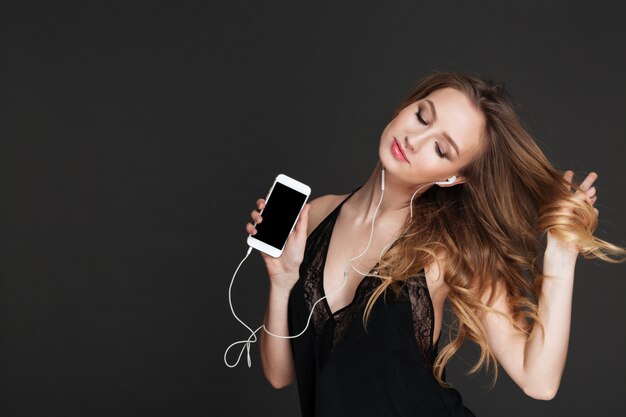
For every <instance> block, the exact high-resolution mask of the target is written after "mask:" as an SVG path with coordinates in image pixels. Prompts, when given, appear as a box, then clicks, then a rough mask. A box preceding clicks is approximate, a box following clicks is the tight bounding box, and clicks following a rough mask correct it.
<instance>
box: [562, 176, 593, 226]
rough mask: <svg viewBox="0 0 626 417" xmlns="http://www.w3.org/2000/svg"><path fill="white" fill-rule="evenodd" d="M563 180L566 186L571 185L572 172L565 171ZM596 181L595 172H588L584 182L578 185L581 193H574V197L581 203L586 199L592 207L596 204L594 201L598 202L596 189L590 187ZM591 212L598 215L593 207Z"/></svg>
mask: <svg viewBox="0 0 626 417" xmlns="http://www.w3.org/2000/svg"><path fill="white" fill-rule="evenodd" d="M563 178H565V180H566V181H567V182H568V184H571V183H572V179H573V178H574V172H573V171H570V170H567V171H565V174H564V175H563ZM597 179H598V174H596V173H595V172H590V173H589V175H587V178H585V180H584V181H583V182H581V183H580V189H581V190H582V192H581V191H576V194H575V195H574V197H575V198H577V199H578V200H580V202H581V203H582V202H583V201H584V200H585V199H587V198H588V199H589V202H590V203H591V205H594V204H595V203H596V200H598V196H597V195H596V187H592V185H593V183H594V182H595V180H597ZM569 191H571V188H570V189H569ZM593 210H594V211H595V212H596V215H598V213H599V212H598V209H597V208H595V207H594V208H593Z"/></svg>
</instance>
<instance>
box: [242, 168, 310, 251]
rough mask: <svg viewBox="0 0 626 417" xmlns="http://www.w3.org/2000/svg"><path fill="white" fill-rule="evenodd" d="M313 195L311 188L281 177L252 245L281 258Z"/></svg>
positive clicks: (267, 200)
mask: <svg viewBox="0 0 626 417" xmlns="http://www.w3.org/2000/svg"><path fill="white" fill-rule="evenodd" d="M310 195H311V187H309V186H308V185H306V184H304V183H301V182H300V181H297V180H295V179H293V178H291V177H289V176H287V175H285V174H279V175H278V176H277V177H276V179H275V180H274V184H272V187H271V188H270V191H269V193H268V194H267V197H266V198H265V207H263V210H261V216H263V221H262V222H261V223H260V224H259V225H258V226H257V224H256V223H255V224H254V227H255V228H256V231H257V232H256V234H255V235H254V236H253V235H248V241H247V243H248V245H249V246H252V247H253V248H255V249H257V250H260V251H262V252H265V253H267V254H268V255H270V256H273V257H274V258H279V257H280V256H281V255H282V254H283V249H284V248H285V244H286V243H287V238H288V237H289V235H290V234H291V232H292V231H293V228H294V227H295V225H296V222H297V221H298V218H299V217H300V212H301V211H302V208H304V205H305V204H306V201H307V199H308V198H309V196H310Z"/></svg>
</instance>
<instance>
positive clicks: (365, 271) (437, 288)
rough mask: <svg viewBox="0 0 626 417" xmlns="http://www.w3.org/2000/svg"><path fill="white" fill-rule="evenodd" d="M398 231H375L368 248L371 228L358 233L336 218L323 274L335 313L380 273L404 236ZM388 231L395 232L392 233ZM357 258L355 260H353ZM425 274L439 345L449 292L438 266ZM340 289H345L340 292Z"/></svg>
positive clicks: (431, 267) (348, 303)
mask: <svg viewBox="0 0 626 417" xmlns="http://www.w3.org/2000/svg"><path fill="white" fill-rule="evenodd" d="M395 229H396V228H395V227H390V226H389V225H387V227H384V226H381V227H380V229H378V227H377V228H375V229H374V233H373V236H372V238H371V242H370V244H369V247H368V242H369V241H370V233H371V228H370V227H368V228H366V230H362V229H361V230H358V229H357V228H354V227H350V226H349V225H347V224H345V223H343V222H342V221H341V218H340V217H339V218H338V219H337V221H336V223H335V224H334V228H333V231H332V233H331V235H330V238H329V241H328V244H327V249H326V256H325V263H324V264H323V268H322V275H321V278H322V286H323V291H324V295H326V302H327V304H328V307H329V309H330V311H331V312H332V313H335V312H337V311H339V310H341V309H343V308H345V307H347V306H349V305H350V304H351V303H352V302H353V300H354V297H355V293H356V292H357V290H358V288H359V286H360V285H361V284H362V282H363V277H364V276H366V275H372V274H375V273H376V272H377V271H376V267H377V265H378V261H379V259H380V257H381V253H384V252H385V251H387V250H388V249H389V247H390V246H391V245H392V244H393V243H394V242H395V238H396V236H398V235H399V234H400V233H401V232H400V231H396V230H395ZM389 230H392V231H393V233H389V232H388V231H389ZM385 231H387V232H385ZM359 255H361V256H359ZM355 257H356V259H353V260H351V259H352V258H355ZM424 272H425V275H426V282H427V284H428V293H429V296H430V299H431V301H432V304H433V310H434V316H435V323H434V329H433V331H434V332H433V333H434V335H435V336H434V343H436V342H437V339H438V335H439V333H440V329H441V320H442V317H443V307H444V303H445V299H446V294H447V291H446V286H445V283H444V282H443V281H444V280H443V279H440V276H439V269H438V267H437V264H436V263H434V264H433V265H429V266H428V267H426V268H424ZM344 276H345V284H344ZM342 285H343V287H342ZM340 287H342V288H341V289H339V288H340Z"/></svg>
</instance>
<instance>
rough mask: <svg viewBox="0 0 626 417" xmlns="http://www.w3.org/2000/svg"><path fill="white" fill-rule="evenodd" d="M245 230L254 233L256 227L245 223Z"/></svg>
mask: <svg viewBox="0 0 626 417" xmlns="http://www.w3.org/2000/svg"><path fill="white" fill-rule="evenodd" d="M246 232H248V233H249V234H251V235H256V228H255V227H254V226H253V225H252V223H248V224H246Z"/></svg>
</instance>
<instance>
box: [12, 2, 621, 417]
mask: <svg viewBox="0 0 626 417" xmlns="http://www.w3.org/2000/svg"><path fill="white" fill-rule="evenodd" d="M86 3H89V4H86ZM296 3H297V4H296ZM314 3H315V5H307V4H305V3H304V2H286V1H285V2H251V1H248V2H230V3H229V4H228V5H223V4H222V5H218V4H214V3H211V2H209V1H202V2H201V1H160V2H136V1H132V2H128V1H125V2H121V1H120V2H112V1H107V2H96V3H94V2H75V3H69V2H38V3H33V2H22V1H20V2H18V1H15V2H13V4H12V3H3V5H2V7H1V9H0V31H1V32H0V36H1V37H0V106H1V108H0V109H1V112H0V137H1V138H2V141H1V147H0V158H1V159H0V162H1V163H0V169H1V173H2V174H1V175H0V184H1V194H0V208H1V216H0V227H1V229H0V232H1V234H0V239H1V240H0V242H1V245H2V246H1V261H0V268H1V269H0V271H1V274H2V276H1V281H0V414H1V415H3V416H112V415H115V416H207V415H216V416H217V415H220V416H222V415H232V416H254V415H260V416H265V415H273V416H293V415H298V413H299V409H298V403H297V396H296V388H295V385H292V386H291V387H289V388H287V389H284V390H280V391H277V390H274V389H272V388H271V387H270V386H269V384H268V383H267V382H266V381H265V379H264V377H263V374H262V369H261V363H260V361H259V358H258V345H253V348H252V352H253V357H252V360H253V362H252V368H250V369H249V368H248V367H247V366H246V365H245V361H244V362H242V363H241V364H240V366H239V367H237V368H236V369H232V370H231V369H228V368H227V367H226V366H225V365H224V363H223V353H224V349H225V348H226V347H227V346H228V345H229V344H230V343H231V342H232V341H235V340H239V339H243V338H246V337H247V336H248V335H247V334H246V332H245V330H244V329H243V328H242V327H241V326H240V325H239V324H238V323H237V322H236V321H235V320H234V318H232V317H231V315H230V311H229V307H228V302H227V288H228V284H229V281H230V279H231V277H232V274H233V272H234V271H235V268H236V267H237V265H238V263H239V262H240V260H241V259H242V257H243V256H244V254H245V251H246V249H247V246H246V244H245V238H246V236H247V233H246V232H245V230H244V226H245V223H246V222H248V220H249V213H250V211H251V210H252V209H253V208H254V202H255V200H256V199H257V198H259V197H262V196H264V195H265V193H266V191H267V189H268V187H269V186H270V185H271V182H272V181H273V179H274V177H275V176H276V175H277V174H279V173H285V174H288V175H290V176H292V177H295V178H297V179H299V180H301V181H304V182H306V183H308V184H309V185H311V187H312V189H313V194H312V196H311V198H315V197H318V196H320V195H323V194H328V193H332V194H343V193H347V192H349V191H350V190H352V189H353V188H355V187H356V186H358V185H360V184H362V183H363V182H364V181H365V180H366V179H367V177H368V175H369V174H370V172H371V170H372V169H373V167H374V164H375V163H376V159H377V149H378V141H379V137H380V133H381V132H382V130H383V129H384V127H385V125H386V123H387V118H388V116H389V115H390V114H391V112H392V110H393V108H394V107H395V106H396V104H397V103H398V102H399V101H400V100H401V99H402V98H403V97H404V96H405V94H406V93H407V92H408V90H409V88H410V87H411V86H412V85H413V84H414V83H415V82H416V81H417V80H418V79H419V78H421V77H422V76H424V75H426V74H427V73H429V72H431V71H432V70H456V71H464V72H468V73H471V74H474V75H479V76H483V77H487V78H493V79H495V80H498V81H502V82H505V84H506V87H507V88H508V90H509V91H510V92H511V94H512V95H513V97H514V98H515V100H516V106H517V109H518V111H519V113H520V115H521V117H522V119H523V120H524V123H525V124H526V126H527V128H528V129H529V131H530V132H531V133H532V134H533V135H534V136H535V137H536V138H537V139H538V140H539V141H540V142H541V146H542V147H543V149H544V150H545V151H546V153H547V154H548V156H549V157H550V158H551V160H552V161H553V162H554V163H555V165H556V166H557V167H558V168H560V169H563V170H564V169H568V168H571V169H574V170H575V171H576V173H577V174H578V175H579V176H580V177H582V176H584V175H585V174H586V173H587V172H589V171H591V170H596V171H597V172H598V173H599V175H600V177H599V179H598V181H597V185H596V186H597V189H598V195H599V201H598V203H597V206H598V207H599V208H600V225H599V229H598V233H597V235H598V236H600V237H602V238H605V239H608V240H610V241H613V242H614V243H617V244H621V245H624V244H625V240H624V232H625V231H626V224H625V221H624V217H623V213H624V209H625V208H626V200H625V198H624V194H623V192H624V189H625V187H624V186H625V184H626V176H625V175H624V171H623V168H622V167H623V158H624V151H625V145H624V142H625V140H626V135H625V134H624V132H626V117H625V114H626V83H625V82H624V74H626V62H625V59H624V58H625V52H626V44H625V43H624V39H626V29H625V28H624V25H623V21H624V18H625V17H626V15H625V14H624V10H623V9H621V8H618V7H619V6H609V4H618V3H617V2H606V3H602V2H594V3H593V6H588V7H579V6H576V7H574V6H573V5H572V3H570V2H564V1H562V2H550V3H551V4H547V3H548V2H539V1H535V2H531V1H526V2H523V3H522V2H510V3H503V2H497V1H491V2H469V1H449V2H424V1H403V2H379V4H377V5H374V4H370V3H367V4H366V3H364V2H361V1H350V2H314ZM434 4H436V6H435V5H434ZM624 271H625V268H624V266H623V265H617V266H615V265H608V264H603V263H600V262H596V261H585V260H582V259H581V260H579V262H578V266H577V274H576V282H575V287H574V303H573V317H572V320H573V324H572V331H571V340H570V348H569V355H568V361H567V366H566V369H565V373H564V375H563V380H562V383H561V387H560V389H559V392H558V394H557V396H556V398H555V399H554V400H552V401H549V402H544V401H537V400H533V399H531V398H529V397H526V396H525V395H524V393H523V392H522V391H521V390H520V389H519V388H518V387H517V386H516V385H515V384H514V383H512V382H511V381H510V379H509V378H508V377H507V376H506V375H505V374H502V376H501V378H500V379H499V381H498V384H497V386H496V388H495V389H493V390H492V391H487V388H486V386H487V385H488V383H489V377H488V376H486V375H485V374H484V373H482V374H480V375H479V376H477V377H473V378H467V377H465V376H464V372H466V371H467V370H468V369H469V367H470V365H471V364H473V363H474V360H475V359H476V356H475V354H476V352H475V350H474V349H473V348H472V346H471V345H470V344H467V345H466V347H465V348H464V349H463V351H462V352H460V354H459V355H458V357H457V358H456V359H455V360H454V361H453V362H451V363H450V365H449V366H448V380H449V381H450V382H452V383H453V384H455V385H456V387H457V388H458V389H459V391H460V392H461V393H462V395H463V398H464V401H465V402H466V404H467V406H468V407H469V408H471V409H472V410H473V411H474V412H475V413H476V415H478V416H483V417H486V416H501V415H504V414H505V413H506V415H507V416H511V417H513V416H528V415H534V416H558V415H570V416H583V415H590V414H594V415H595V414H601V415H624V414H625V412H626V405H625V404H624V392H626V376H625V375H626V359H625V358H624V354H623V352H624V351H626V332H625V331H624V330H625V327H626V326H625V325H626V313H625V312H624V311H625V309H624V305H623V300H624V296H623V294H624V293H625V292H626V282H625V280H624ZM266 290H267V275H266V273H265V270H264V267H263V264H262V261H261V257H260V256H259V254H258V252H256V251H254V252H253V253H252V254H251V256H250V257H249V258H248V260H247V262H246V263H244V264H243V266H242V267H241V269H240V271H239V274H238V277H237V280H236V281H235V287H234V294H233V296H234V301H235V306H236V309H237V311H238V312H239V314H240V316H241V317H242V318H243V319H245V320H246V321H247V322H248V323H249V324H250V325H251V326H254V327H255V328H256V327H257V326H258V324H259V323H260V322H261V319H262V313H263V311H264V309H265V302H266Z"/></svg>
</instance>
